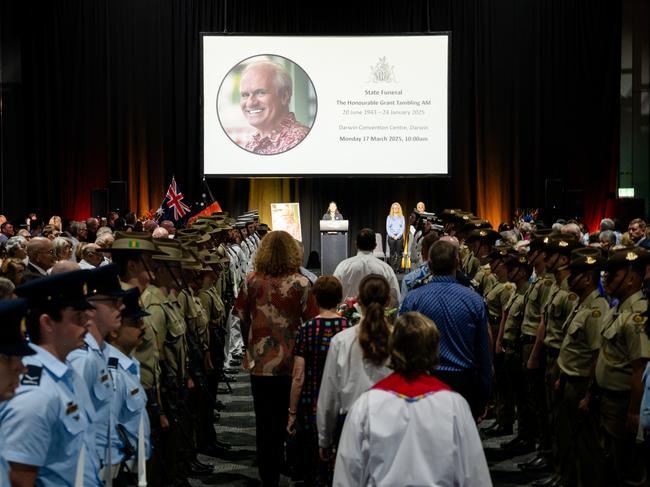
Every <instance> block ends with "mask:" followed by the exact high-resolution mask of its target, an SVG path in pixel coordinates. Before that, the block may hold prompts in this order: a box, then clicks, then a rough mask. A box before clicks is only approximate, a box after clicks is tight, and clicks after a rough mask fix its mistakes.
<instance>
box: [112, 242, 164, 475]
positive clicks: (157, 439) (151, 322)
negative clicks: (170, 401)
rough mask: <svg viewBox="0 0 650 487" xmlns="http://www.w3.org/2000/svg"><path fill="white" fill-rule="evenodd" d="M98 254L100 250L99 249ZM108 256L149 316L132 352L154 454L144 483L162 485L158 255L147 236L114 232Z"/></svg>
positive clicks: (161, 318) (161, 317) (161, 322)
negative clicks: (137, 370)
mask: <svg viewBox="0 0 650 487" xmlns="http://www.w3.org/2000/svg"><path fill="white" fill-rule="evenodd" d="M100 250H101V249H100ZM106 250H107V251H110V252H111V255H112V259H113V262H114V263H115V264H117V266H118V268H119V273H120V280H121V281H122V287H123V288H125V289H127V288H132V287H137V288H138V289H139V290H140V302H141V305H142V307H143V308H144V309H146V310H147V312H148V313H149V314H150V316H146V317H145V318H144V319H143V321H144V336H143V338H142V343H141V344H140V345H139V346H138V347H137V348H136V349H135V350H134V351H133V356H134V357H135V358H137V359H138V361H139V362H140V381H141V383H142V387H143V388H144V390H145V392H146V394H147V413H148V415H149V422H150V424H151V443H152V445H153V454H152V456H151V458H150V459H149V460H148V461H147V482H148V483H149V485H154V486H156V485H162V481H163V478H164V477H167V476H168V474H169V473H170V470H169V469H168V468H167V466H166V465H165V464H164V462H162V458H161V456H160V451H161V447H162V432H163V431H165V430H167V429H168V428H169V420H168V418H167V416H166V414H165V411H164V409H163V408H162V397H161V390H160V365H159V360H160V351H161V349H162V346H161V341H160V340H161V338H160V337H161V336H164V325H165V318H164V315H163V314H162V310H161V309H160V306H159V304H160V303H159V301H158V299H159V294H160V291H159V289H158V288H157V287H156V286H154V285H153V284H152V280H153V279H154V277H155V267H156V264H155V262H154V261H153V260H152V256H154V255H158V254H160V253H161V252H160V251H159V250H158V249H157V247H156V246H155V245H154V243H153V241H152V239H151V235H149V234H148V233H136V232H128V233H127V232H116V233H115V241H114V243H113V246H112V248H110V249H106Z"/></svg>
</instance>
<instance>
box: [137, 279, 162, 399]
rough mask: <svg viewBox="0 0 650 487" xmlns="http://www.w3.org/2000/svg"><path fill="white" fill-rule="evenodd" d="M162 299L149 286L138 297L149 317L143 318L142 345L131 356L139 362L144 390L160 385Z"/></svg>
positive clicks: (159, 294)
mask: <svg viewBox="0 0 650 487" xmlns="http://www.w3.org/2000/svg"><path fill="white" fill-rule="evenodd" d="M163 299H164V296H163V295H162V293H161V291H160V289H158V288H157V287H156V286H153V285H149V286H147V288H146V289H145V290H144V291H143V292H142V295H141V296H140V303H141V305H142V309H144V310H145V311H147V312H148V313H149V314H150V316H145V317H144V318H143V322H144V336H143V337H142V343H141V344H140V345H139V346H138V347H137V348H136V349H135V350H134V351H133V356H134V357H135V358H136V359H138V361H139V362H140V381H141V382H142V387H144V388H145V389H152V388H155V387H157V386H158V384H160V364H159V361H160V354H161V352H162V346H163V342H164V339H165V314H164V313H163V311H162V308H161V307H160V303H161V302H162V300H163Z"/></svg>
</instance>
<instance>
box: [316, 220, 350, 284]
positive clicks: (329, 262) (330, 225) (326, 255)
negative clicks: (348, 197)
mask: <svg viewBox="0 0 650 487" xmlns="http://www.w3.org/2000/svg"><path fill="white" fill-rule="evenodd" d="M320 253H321V256H320V272H321V275H322V276H327V275H331V274H334V269H336V266H337V265H338V264H339V262H341V261H342V260H345V259H347V258H348V221H347V220H321V222H320Z"/></svg>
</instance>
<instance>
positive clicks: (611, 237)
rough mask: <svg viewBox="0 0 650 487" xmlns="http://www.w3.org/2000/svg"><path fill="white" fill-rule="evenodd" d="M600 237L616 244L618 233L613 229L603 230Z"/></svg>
mask: <svg viewBox="0 0 650 487" xmlns="http://www.w3.org/2000/svg"><path fill="white" fill-rule="evenodd" d="M598 239H599V240H600V239H603V240H607V241H608V242H610V243H611V244H612V245H616V234H615V233H614V232H613V231H611V230H603V231H602V232H600V234H599V235H598Z"/></svg>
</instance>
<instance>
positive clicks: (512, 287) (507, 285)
mask: <svg viewBox="0 0 650 487" xmlns="http://www.w3.org/2000/svg"><path fill="white" fill-rule="evenodd" d="M503 287H505V288H506V289H507V290H508V291H511V290H512V289H514V286H513V285H512V283H511V282H507V283H506V284H505V285H504V286H503Z"/></svg>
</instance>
